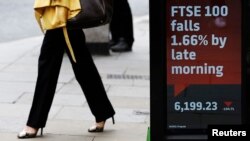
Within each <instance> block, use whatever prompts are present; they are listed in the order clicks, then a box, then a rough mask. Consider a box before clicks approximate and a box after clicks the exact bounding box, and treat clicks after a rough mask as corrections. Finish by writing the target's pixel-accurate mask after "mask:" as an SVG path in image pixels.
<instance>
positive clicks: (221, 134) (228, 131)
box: [208, 125, 250, 140]
mask: <svg viewBox="0 0 250 141" xmlns="http://www.w3.org/2000/svg"><path fill="white" fill-rule="evenodd" d="M248 134H250V133H248V128H247V126H246V125H209V126H208V140H215V139H216V138H217V139H222V138H225V137H235V138H237V139H238V138H239V139H244V140H246V138H247V136H249V135H248Z"/></svg>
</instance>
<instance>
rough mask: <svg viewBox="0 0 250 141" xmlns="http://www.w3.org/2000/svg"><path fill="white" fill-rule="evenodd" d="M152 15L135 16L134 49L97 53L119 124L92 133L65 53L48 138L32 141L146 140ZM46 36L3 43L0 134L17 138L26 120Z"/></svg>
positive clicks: (11, 140) (90, 119) (4, 139)
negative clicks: (40, 53) (150, 18)
mask: <svg viewBox="0 0 250 141" xmlns="http://www.w3.org/2000/svg"><path fill="white" fill-rule="evenodd" d="M148 25H149V19H148V16H144V17H140V18H135V20H134V26H135V31H134V32H135V43H134V47H133V51H132V52H128V53H111V55H110V56H97V55H95V56H93V57H94V61H95V63H96V65H97V67H98V70H99V72H100V74H101V76H102V79H103V82H104V84H105V87H106V90H107V93H108V96H109V98H110V100H111V102H112V103H113V105H114V108H115V110H116V115H115V120H116V124H115V125H112V122H111V120H108V121H107V124H106V126H105V131H104V132H103V133H98V134H97V133H88V132H87V129H88V127H89V126H91V125H92V124H93V123H94V117H93V116H92V115H91V113H90V111H89V107H88V105H87V103H86V100H85V97H84V95H83V94H82V91H81V89H80V86H79V85H78V83H77V82H76V80H75V77H74V75H73V71H72V68H71V65H70V63H69V60H68V58H67V56H65V58H64V61H63V65H62V69H61V73H60V77H59V83H58V86H57V91H56V95H55V98H54V102H53V105H52V108H51V111H50V115H49V120H48V122H47V126H46V128H45V129H44V137H42V138H36V139H30V140H29V141H33V140H36V141H40V140H41V141H42V140H46V141H57V140H58V141H145V140H146V133H147V127H148V126H149V29H148V28H149V27H148ZM42 38H43V37H42V36H39V37H32V38H27V39H23V40H18V41H12V42H5V43H0V138H1V141H15V140H18V139H17V138H16V135H17V133H18V132H19V131H21V130H22V128H23V126H24V125H25V123H26V120H27V116H28V114H29V109H30V106H31V102H32V97H33V91H34V88H35V82H36V75H37V59H38V54H39V50H40V46H41V42H42Z"/></svg>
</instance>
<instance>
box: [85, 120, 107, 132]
mask: <svg viewBox="0 0 250 141" xmlns="http://www.w3.org/2000/svg"><path fill="white" fill-rule="evenodd" d="M104 125H105V121H102V122H97V123H95V125H93V126H91V127H90V128H89V129H88V131H89V132H103V129H104Z"/></svg>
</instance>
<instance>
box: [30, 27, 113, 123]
mask: <svg viewBox="0 0 250 141" xmlns="http://www.w3.org/2000/svg"><path fill="white" fill-rule="evenodd" d="M68 35H69V39H70V41H71V44H72V47H73V50H74V53H75V56H76V61H77V63H74V62H73V61H72V59H71V56H70V53H69V51H68V48H67V45H66V42H65V39H64V35H63V30H62V29H61V28H60V29H54V30H49V31H47V32H46V34H45V37H44V40H43V44H42V47H41V52H40V56H39V60H38V77H37V82H36V88H35V94H34V99H33V103H32V107H31V110H30V114H29V118H28V121H27V125H28V126H31V127H34V128H41V127H45V125H46V121H47V118H48V113H49V110H50V107H51V104H52V101H53V98H54V94H55V90H56V85H57V81H58V75H59V72H60V68H61V64H62V59H63V54H64V52H65V51H66V52H67V54H68V56H69V58H70V61H71V64H72V67H73V70H74V74H75V77H76V80H77V81H78V82H79V84H80V86H81V88H82V90H83V92H84V94H85V97H86V99H87V102H88V104H89V107H90V110H91V112H92V114H93V115H94V116H95V118H96V122H100V121H103V120H106V119H108V118H110V117H112V116H113V115H114V114H115V111H114V109H113V107H112V105H111V103H110V101H109V99H108V97H107V94H106V92H105V89H104V86H103V83H102V80H101V77H100V75H99V72H98V71H97V69H96V66H95V64H94V62H93V59H92V56H91V54H90V53H89V51H88V49H87V47H86V46H85V35H84V33H83V31H82V30H81V29H77V30H68ZM72 102H74V101H72Z"/></svg>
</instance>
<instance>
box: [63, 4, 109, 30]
mask: <svg viewBox="0 0 250 141" xmlns="http://www.w3.org/2000/svg"><path fill="white" fill-rule="evenodd" d="M80 4H81V11H80V13H78V14H77V15H76V16H75V17H73V18H71V19H69V20H68V22H67V28H69V29H72V28H73V29H74V28H91V27H97V26H101V25H105V24H107V23H109V22H110V21H111V19H112V14H113V0H80Z"/></svg>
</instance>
